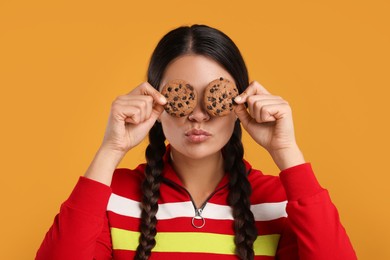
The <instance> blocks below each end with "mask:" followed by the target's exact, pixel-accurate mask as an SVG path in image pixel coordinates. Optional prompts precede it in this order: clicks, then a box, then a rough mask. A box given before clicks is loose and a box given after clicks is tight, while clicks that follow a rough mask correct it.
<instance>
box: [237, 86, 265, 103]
mask: <svg viewBox="0 0 390 260" xmlns="http://www.w3.org/2000/svg"><path fill="white" fill-rule="evenodd" d="M261 94H265V95H270V93H269V92H268V90H266V89H265V88H264V87H263V86H262V85H261V84H260V83H259V82H257V81H253V82H252V83H251V84H249V86H248V87H247V88H246V90H245V91H244V92H242V93H241V94H240V95H238V96H237V97H236V98H235V99H234V101H235V102H236V103H237V104H243V103H245V102H246V100H247V98H248V97H250V96H252V95H261Z"/></svg>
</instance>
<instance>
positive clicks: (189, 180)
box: [171, 149, 225, 207]
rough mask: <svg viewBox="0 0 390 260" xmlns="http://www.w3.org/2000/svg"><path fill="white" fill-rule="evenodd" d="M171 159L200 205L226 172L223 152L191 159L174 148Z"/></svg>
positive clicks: (184, 183)
mask: <svg viewBox="0 0 390 260" xmlns="http://www.w3.org/2000/svg"><path fill="white" fill-rule="evenodd" d="M171 159H172V166H173V168H174V169H175V171H176V173H177V174H178V176H179V178H180V180H181V181H182V183H183V185H184V187H185V188H186V189H187V190H188V192H189V193H190V194H191V196H192V198H193V199H194V200H195V204H196V205H197V206H198V207H199V206H200V204H202V203H203V202H204V201H205V200H206V199H207V197H208V196H209V195H210V194H211V193H212V192H213V191H214V190H215V188H216V187H217V186H218V184H219V182H220V181H221V179H222V178H223V175H224V173H225V172H224V166H223V157H222V154H221V153H216V154H213V155H210V156H208V157H205V158H201V159H192V158H191V159H190V158H187V157H185V156H183V155H182V154H180V153H178V152H177V151H175V150H173V149H172V150H171Z"/></svg>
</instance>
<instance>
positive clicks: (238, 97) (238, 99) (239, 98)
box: [234, 96, 242, 102]
mask: <svg viewBox="0 0 390 260" xmlns="http://www.w3.org/2000/svg"><path fill="white" fill-rule="evenodd" d="M241 99H242V98H241V97H240V96H237V97H236V98H235V99H234V101H236V102H240V100H241Z"/></svg>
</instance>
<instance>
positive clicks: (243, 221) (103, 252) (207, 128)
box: [36, 25, 356, 260]
mask: <svg viewBox="0 0 390 260" xmlns="http://www.w3.org/2000/svg"><path fill="white" fill-rule="evenodd" d="M220 77H223V78H225V79H228V80H230V81H231V82H234V83H235V84H236V86H237V88H238V91H239V93H240V95H239V96H237V97H236V98H235V103H236V106H235V109H234V110H233V111H232V112H230V113H229V114H227V115H225V116H211V115H210V114H209V113H208V112H207V109H206V107H205V104H204V103H203V101H202V100H203V98H202V96H203V95H204V90H205V88H206V86H207V85H208V83H209V82H211V81H213V80H214V79H218V78H220ZM177 79H181V80H185V81H186V82H189V83H190V84H191V85H192V86H193V88H194V90H195V91H196V93H198V95H199V97H200V98H198V101H197V104H196V106H195V108H194V109H193V111H192V112H191V113H190V114H189V115H188V116H184V117H174V116H171V115H169V114H168V113H167V112H166V111H165V110H164V105H165V104H166V102H167V100H166V98H165V97H164V96H163V95H162V94H161V93H160V91H161V88H162V87H163V86H164V85H165V84H166V83H167V82H170V81H172V80H177ZM241 126H242V127H243V128H244V129H245V130H246V131H247V132H248V133H249V135H250V136H251V137H252V138H253V141H254V142H256V143H257V144H258V145H260V146H262V147H264V148H265V149H266V150H267V151H268V152H269V153H270V155H271V156H272V158H273V160H274V161H275V163H276V165H277V166H278V167H279V169H280V171H281V173H280V176H279V177H275V176H268V175H264V174H263V173H262V172H260V171H259V170H256V169H253V168H252V167H251V165H250V164H249V163H248V162H247V161H245V160H244V159H243V154H244V150H243V145H242V143H241ZM147 133H149V140H150V144H149V146H148V147H147V149H146V161H147V163H146V164H141V165H140V166H139V167H137V168H136V169H134V170H130V169H116V167H117V166H118V164H119V162H120V161H121V159H122V158H123V157H124V155H125V154H126V153H127V152H129V151H130V150H131V149H132V148H134V147H135V146H137V145H138V144H139V143H140V142H141V141H142V140H143V139H144V137H145V136H146V134H147ZM184 258H185V259H311V260H313V259H315V260H319V259H326V260H329V259H343V260H347V259H356V255H355V253H354V250H353V248H352V246H351V244H350V242H349V239H348V236H347V234H346V232H345V230H344V228H343V227H342V225H341V224H340V220H339V217H338V213H337V209H336V208H335V207H334V205H333V204H332V202H331V200H330V198H329V195H328V192H327V191H326V190H325V189H323V188H322V187H321V186H320V185H319V184H318V182H317V180H316V178H315V176H314V174H313V171H312V169H311V166H310V164H309V163H306V162H305V160H304V157H303V155H302V153H301V151H300V149H299V147H298V145H297V143H296V141H295V137H294V127H293V120H292V113H291V109H290V106H289V104H288V103H287V102H286V101H285V100H283V99H282V98H281V97H278V96H275V95H272V94H271V93H269V92H268V91H267V90H266V89H265V88H264V87H263V86H261V85H260V84H259V83H258V82H255V81H254V82H252V83H249V80H248V73H247V69H246V66H245V63H244V60H243V58H242V57H241V54H240V52H239V50H238V49H237V47H236V45H235V44H234V43H233V42H232V41H231V39H230V38H229V37H227V36H226V35H225V34H224V33H222V32H220V31H219V30H216V29H214V28H210V27H208V26H203V25H193V26H191V27H180V28H177V29H174V30H172V31H170V32H169V33H168V34H166V35H165V36H164V37H163V38H162V39H161V41H160V42H159V43H158V45H157V47H156V49H155V51H154V53H153V55H152V57H151V61H150V65H149V69H148V82H145V83H142V84H140V85H139V86H138V87H136V88H135V89H134V90H132V91H131V92H130V93H128V94H127V95H123V96H119V97H118V98H117V99H116V100H115V101H114V102H113V103H112V107H111V114H110V117H109V119H108V125H107V129H106V133H105V136H104V139H103V142H102V144H101V147H100V149H99V150H98V152H97V153H96V156H95V158H94V160H93V161H92V163H91V165H90V167H89V168H88V170H87V172H86V173H85V175H84V176H83V177H80V179H79V181H78V183H77V185H76V187H75V188H74V190H73V192H72V193H71V195H70V197H69V198H68V199H67V200H66V201H65V202H64V203H63V204H62V206H61V210H60V213H59V214H58V215H57V216H56V218H55V221H54V224H53V226H52V227H51V228H50V230H49V231H48V233H47V235H46V237H45V239H44V241H43V242H42V245H41V247H40V249H39V251H38V253H37V256H36V259H184Z"/></svg>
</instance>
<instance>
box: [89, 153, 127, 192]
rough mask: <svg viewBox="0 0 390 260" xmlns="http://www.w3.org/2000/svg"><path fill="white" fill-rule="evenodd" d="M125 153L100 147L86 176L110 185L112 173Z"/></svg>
mask: <svg viewBox="0 0 390 260" xmlns="http://www.w3.org/2000/svg"><path fill="white" fill-rule="evenodd" d="M124 155H125V153H121V152H119V151H114V150H111V149H107V148H105V147H100V148H99V150H98V151H97V152H96V154H95V157H94V159H93V161H92V163H91V164H90V166H89V167H88V170H87V171H86V173H85V175H84V177H86V178H89V179H92V180H95V181H98V182H101V183H103V184H105V185H108V186H110V185H111V181H112V175H113V173H114V171H115V169H116V167H117V166H118V165H119V163H120V161H121V160H122V158H123V157H124Z"/></svg>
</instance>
